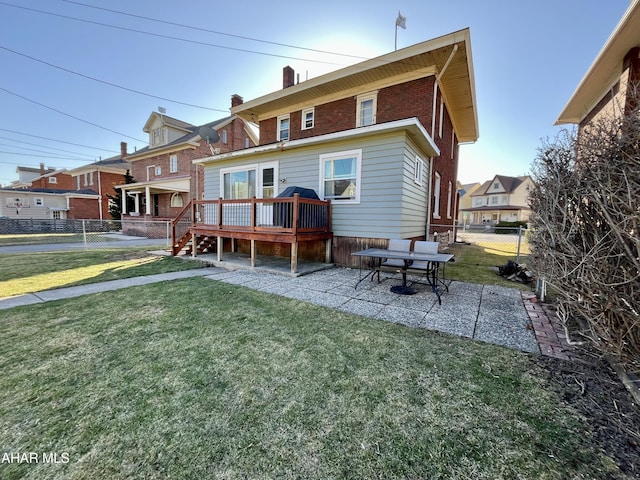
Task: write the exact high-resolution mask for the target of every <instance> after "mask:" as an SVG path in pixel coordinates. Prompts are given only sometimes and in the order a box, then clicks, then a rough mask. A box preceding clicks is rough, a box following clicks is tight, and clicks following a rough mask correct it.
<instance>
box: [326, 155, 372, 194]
mask: <svg viewBox="0 0 640 480" xmlns="http://www.w3.org/2000/svg"><path fill="white" fill-rule="evenodd" d="M361 162H362V150H351V151H346V152H337V153H330V154H326V155H320V175H321V178H320V196H321V197H322V198H324V199H331V200H334V201H339V202H341V203H359V202H360V164H361Z"/></svg>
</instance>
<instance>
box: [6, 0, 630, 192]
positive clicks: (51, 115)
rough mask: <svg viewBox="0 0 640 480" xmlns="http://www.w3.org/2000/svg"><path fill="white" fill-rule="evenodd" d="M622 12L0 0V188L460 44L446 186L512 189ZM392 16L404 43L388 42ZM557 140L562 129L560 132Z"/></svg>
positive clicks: (583, 7)
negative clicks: (376, 65) (449, 38)
mask: <svg viewBox="0 0 640 480" xmlns="http://www.w3.org/2000/svg"><path fill="white" fill-rule="evenodd" d="M629 3H630V2H629V0H606V1H603V0H536V1H535V2H525V1H521V0H483V1H478V0H447V1H446V2H444V1H439V2H436V1H434V0H340V1H338V0H323V1H317V2H300V1H299V0H296V1H291V0H278V1H277V2H276V1H265V0H260V1H258V0H245V1H243V2H214V1H211V0H190V1H189V2H182V1H181V2H177V1H175V0H135V1H131V0H108V1H104V0H102V1H99V0H73V1H71V0H0V72H1V75H0V185H6V184H8V183H9V182H11V181H12V180H16V179H17V178H18V176H17V173H16V167H17V166H19V165H21V166H30V167H38V166H39V165H40V163H44V164H45V165H46V166H47V167H55V168H67V169H72V168H77V167H80V166H82V165H86V164H88V163H91V162H93V161H96V160H100V159H104V158H108V157H111V156H114V155H117V154H118V153H119V151H120V142H122V141H124V142H127V145H128V149H129V151H130V152H131V151H134V150H135V149H136V148H138V149H139V148H142V147H144V146H146V145H147V143H148V136H147V134H146V133H144V132H143V131H142V129H143V127H144V124H145V122H146V121H147V119H148V118H149V115H150V114H151V113H152V112H153V111H157V110H158V108H159V107H163V108H165V109H166V113H167V115H170V116H172V117H174V118H178V119H180V120H183V121H186V122H189V123H191V124H194V125H201V124H204V123H207V122H210V121H213V120H216V119H219V118H223V117H226V116H227V115H229V108H230V106H231V96H232V95H233V94H238V95H240V96H242V97H243V98H244V100H245V101H248V100H252V99H254V98H257V97H260V96H262V95H266V94H268V93H271V92H274V91H276V90H279V89H281V88H282V69H283V67H285V66H287V65H289V66H291V67H292V68H293V69H294V70H295V71H296V73H297V74H299V75H300V81H304V80H306V79H311V78H315V77H318V76H319V75H322V74H325V73H329V72H331V71H335V70H338V69H340V68H344V67H346V66H349V65H353V64H355V63H358V62H360V61H363V60H365V59H367V58H373V57H377V56H379V55H384V54H386V53H389V52H391V51H393V50H394V48H395V46H394V43H395V35H396V30H397V47H398V49H400V48H403V47H408V46H410V45H413V44H416V43H420V42H423V41H426V40H429V39H432V38H435V37H438V36H441V35H445V34H448V33H451V32H453V31H456V30H460V29H462V28H466V27H469V28H470V30H471V49H472V57H473V68H474V75H475V90H476V99H477V112H478V124H479V132H480V136H479V139H478V140H477V141H476V142H474V143H472V144H466V145H462V146H461V147H460V163H459V170H458V179H459V180H460V181H461V182H462V183H472V182H484V181H486V180H490V179H491V178H493V176H494V175H508V176H518V175H525V174H527V173H528V172H529V170H530V165H531V162H532V161H533V159H534V158H535V155H536V151H537V148H538V147H539V146H540V145H541V141H542V139H546V138H548V139H553V138H555V136H556V135H557V134H558V133H559V131H560V129H561V128H563V127H558V126H554V122H555V120H556V118H557V117H558V115H559V114H560V112H561V111H562V109H563V107H564V106H565V105H566V103H567V101H568V100H569V98H570V97H571V94H572V93H573V92H574V90H575V88H576V87H577V86H578V83H579V82H580V80H581V79H582V78H583V76H584V74H585V73H586V71H587V69H588V68H589V66H590V65H591V63H592V62H593V60H594V59H595V57H596V55H597V54H598V52H599V51H600V50H601V48H602V46H603V45H604V43H605V42H606V40H607V38H608V37H609V36H610V34H611V32H612V31H613V29H614V28H615V26H616V25H617V23H618V21H619V20H620V18H621V17H622V15H623V14H624V12H625V11H626V9H627V8H628V6H629ZM398 12H401V13H402V16H404V17H405V18H406V29H400V28H398V29H396V27H395V22H396V18H397V16H398ZM564 128H566V127H564Z"/></svg>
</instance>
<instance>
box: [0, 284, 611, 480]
mask: <svg viewBox="0 0 640 480" xmlns="http://www.w3.org/2000/svg"><path fill="white" fill-rule="evenodd" d="M0 322H1V324H2V330H3V332H2V333H3V334H2V335H1V336H0V371H2V375H1V376H0V432H2V433H0V439H1V447H0V448H1V450H2V452H55V453H57V454H58V457H61V455H62V454H63V453H66V454H68V459H69V461H68V463H62V464H58V465H47V464H42V463H38V464H7V463H4V464H0V478H2V479H19V478H20V479H22V478H25V479H45V478H46V479H48V478H77V479H85V478H86V479H101V478H109V479H112V478H149V479H151V478H180V479H205V478H206V479H215V478H225V479H240V478H260V479H269V478H335V479H350V478H353V479H362V478H367V479H369V478H381V479H382V478H384V479H395V478H429V479H438V478H457V479H462V478H464V479H466V478H473V479H496V478H527V479H528V478H535V479H565V478H612V477H614V476H615V475H618V474H619V472H618V470H617V467H616V466H615V464H614V463H613V462H612V460H611V459H610V458H608V457H606V456H605V454H604V453H603V452H602V451H601V450H600V449H598V448H597V447H596V446H595V444H594V443H592V432H591V431H589V429H588V428H587V427H586V426H585V425H584V424H583V422H582V421H581V418H580V417H579V416H578V414H577V413H575V412H574V411H572V410H571V409H570V408H569V407H568V406H566V405H565V404H564V402H563V400H562V398H558V396H557V394H555V393H554V392H553V390H552V389H550V388H547V386H546V384H545V381H544V380H543V379H544V378H545V376H544V374H543V372H542V371H541V370H540V367H539V366H538V365H537V364H536V362H535V359H534V358H533V357H530V356H528V355H526V354H522V353H519V352H516V351H513V350H509V349H504V348H500V347H496V346H492V345H488V344H483V343H477V342H473V341H471V340H468V339H461V338H456V337H451V336H447V335H444V334H438V333H433V332H429V331H425V330H421V329H411V328H406V327H402V326H399V325H394V324H390V323H386V322H382V321H376V320H371V319H365V318H362V317H358V316H354V315H350V314H345V313H340V312H337V311H333V310H329V309H326V308H323V307H319V306H315V305H311V304H308V303H304V302H300V301H295V300H291V299H286V298H282V297H277V296H273V295H268V294H264V293H260V292H256V291H252V290H249V289H246V288H242V287H238V286H233V285H227V284H223V283H218V282H214V281H211V280H207V279H202V278H194V279H188V280H179V281H174V282H164V283H162V284H151V285H146V286H142V287H135V288H131V289H128V290H121V291H115V292H106V293H101V294H95V295H92V296H89V297H82V298H78V299H70V300H63V301H57V302H51V303H47V304H41V305H33V306H29V307H19V308H15V309H12V310H9V311H0Z"/></svg>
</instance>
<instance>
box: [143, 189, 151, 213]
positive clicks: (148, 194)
mask: <svg viewBox="0 0 640 480" xmlns="http://www.w3.org/2000/svg"><path fill="white" fill-rule="evenodd" d="M144 198H145V200H146V203H147V205H146V208H145V212H144V213H146V214H147V215H151V189H150V188H149V186H146V187H144Z"/></svg>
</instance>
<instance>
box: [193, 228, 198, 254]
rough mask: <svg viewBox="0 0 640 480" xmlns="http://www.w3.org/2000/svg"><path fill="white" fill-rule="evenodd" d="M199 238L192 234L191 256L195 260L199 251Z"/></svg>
mask: <svg viewBox="0 0 640 480" xmlns="http://www.w3.org/2000/svg"><path fill="white" fill-rule="evenodd" d="M197 238H198V237H197V235H196V234H195V233H192V234H191V256H192V257H193V258H195V257H196V253H197V252H196V250H197V249H198V244H197V242H196V239H197Z"/></svg>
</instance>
